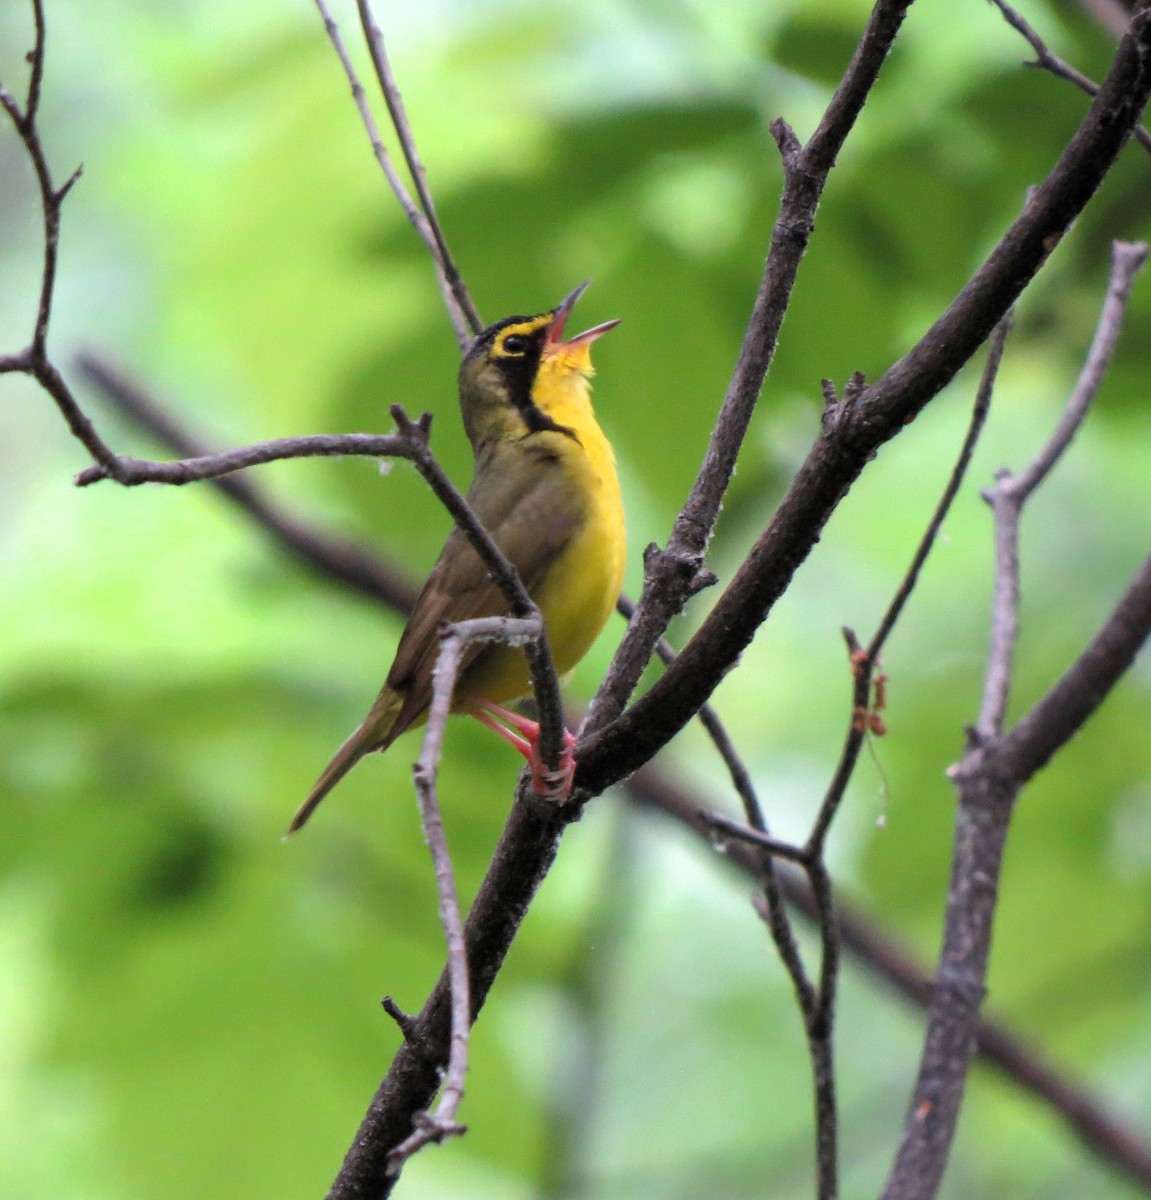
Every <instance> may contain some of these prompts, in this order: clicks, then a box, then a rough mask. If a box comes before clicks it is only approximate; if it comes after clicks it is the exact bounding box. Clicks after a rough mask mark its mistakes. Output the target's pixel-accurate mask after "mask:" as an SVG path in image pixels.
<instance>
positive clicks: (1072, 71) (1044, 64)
mask: <svg viewBox="0 0 1151 1200" xmlns="http://www.w3.org/2000/svg"><path fill="white" fill-rule="evenodd" d="M991 3H992V4H994V5H995V7H996V8H997V9H999V11H1000V12H1001V13H1002V14H1003V19H1004V20H1005V21H1006V22H1007V24H1008V25H1010V26H1011V28H1012V29H1014V30H1015V31H1016V32H1017V33H1020V34H1022V35H1023V37H1024V38H1025V39H1026V41H1027V44H1028V45H1029V46H1030V47H1031V49H1032V50H1034V51H1035V61H1034V62H1031V63H1026V64H1025V65H1026V66H1029V67H1037V68H1040V69H1041V70H1044V71H1050V72H1051V74H1052V75H1054V76H1056V78H1058V79H1065V80H1066V81H1067V82H1068V83H1073V84H1074V85H1075V86H1076V87H1077V88H1079V90H1080V91H1082V92H1085V93H1086V94H1087V95H1088V96H1091V97H1094V96H1096V95H1097V94H1098V92H1099V85H1098V84H1097V83H1096V82H1095V81H1094V80H1092V79H1089V78H1088V77H1087V76H1086V75H1084V74H1083V72H1082V71H1079V70H1077V69H1076V68H1075V67H1073V66H1072V65H1071V64H1070V63H1069V62H1067V61H1065V60H1064V59H1062V58H1060V57H1059V55H1058V54H1054V53H1052V51H1051V50H1050V49H1048V46H1047V43H1046V42H1045V41H1044V40H1043V39H1042V38H1041V37H1040V36H1039V34H1038V33H1036V31H1035V28H1034V26H1032V25H1029V24H1028V23H1027V21H1025V20H1024V18H1023V17H1022V16H1020V14H1019V13H1017V12H1016V11H1015V9H1013V8H1012V7H1011V5H1010V4H1008V3H1006V0H991ZM1133 136H1134V138H1135V139H1136V141H1138V143H1139V144H1140V145H1141V146H1142V147H1143V149H1144V150H1146V151H1148V152H1149V153H1151V133H1148V132H1147V130H1146V129H1144V128H1143V126H1142V125H1137V126H1136V127H1135V130H1134V133H1133Z"/></svg>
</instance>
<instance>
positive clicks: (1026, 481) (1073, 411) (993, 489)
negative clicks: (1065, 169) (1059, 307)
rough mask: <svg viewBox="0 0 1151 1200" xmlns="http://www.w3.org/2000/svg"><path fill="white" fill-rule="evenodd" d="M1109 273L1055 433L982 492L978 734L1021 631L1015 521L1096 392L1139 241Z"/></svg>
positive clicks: (1002, 703)
mask: <svg viewBox="0 0 1151 1200" xmlns="http://www.w3.org/2000/svg"><path fill="white" fill-rule="evenodd" d="M1111 253H1112V257H1111V275H1110V278H1109V280H1108V284H1107V296H1106V299H1105V300H1104V302H1103V309H1102V312H1101V313H1100V315H1099V323H1098V325H1097V327H1096V330H1095V336H1094V338H1093V340H1092V343H1091V349H1090V350H1089V351H1088V354H1087V359H1086V361H1085V362H1084V364H1083V370H1082V371H1081V372H1080V374H1079V379H1078V381H1077V382H1076V384H1075V388H1074V390H1073V392H1072V393H1071V398H1070V400H1069V401H1068V403H1067V405H1066V407H1065V408H1064V410H1063V414H1062V416H1061V417H1060V419H1059V424H1058V425H1057V426H1056V428H1055V431H1054V433H1052V435H1051V437H1050V438H1049V439H1048V440H1047V442H1046V444H1045V445H1044V446H1043V447H1042V448H1041V449H1040V451H1039V453H1038V454H1036V456H1035V458H1034V459H1033V460H1032V461H1031V463H1030V464H1029V465H1028V466H1027V467H1026V468H1025V469H1024V470H1023V471H1022V472H1021V473H1020V474H1019V475H1012V474H1011V472H1010V471H1000V472H999V473H998V474H997V475H996V477H995V482H994V483H993V484H992V485H991V486H990V487H988V488H985V489H984V491H983V493H982V494H983V498H984V500H986V501H987V503H988V504H989V505H990V506H991V510H992V513H993V514H994V520H995V564H996V566H995V593H994V599H993V601H992V618H991V644H990V648H989V651H988V660H987V670H986V672H985V674H984V685H983V696H982V700H981V702H980V706H979V716H978V718H977V719H976V723H975V731H976V733H977V735H978V736H979V737H980V738H990V737H995V736H998V735H999V734H1001V733H1002V732H1003V721H1004V718H1005V716H1006V713H1007V703H1008V699H1009V696H1010V690H1011V676H1012V664H1013V662H1014V657H1015V642H1016V639H1017V637H1018V631H1019V520H1020V516H1021V513H1022V509H1023V506H1024V504H1025V503H1026V502H1027V499H1028V497H1029V496H1030V495H1031V493H1032V492H1033V491H1034V490H1035V488H1036V487H1038V486H1039V484H1040V483H1041V482H1042V481H1043V480H1044V479H1045V478H1046V477H1047V474H1048V472H1050V470H1051V469H1052V467H1054V465H1055V464H1056V462H1058V461H1059V459H1060V458H1061V457H1062V456H1063V454H1064V453H1065V452H1066V450H1067V448H1068V446H1069V445H1070V444H1071V440H1072V438H1073V437H1074V436H1075V434H1076V432H1077V431H1078V429H1079V427H1080V425H1082V423H1083V420H1084V418H1085V417H1086V416H1087V411H1088V409H1089V408H1090V406H1091V403H1092V401H1093V400H1094V399H1095V396H1096V393H1097V392H1098V391H1099V387H1100V384H1101V383H1102V382H1103V376H1104V373H1105V372H1106V370H1107V367H1108V365H1109V364H1110V362H1111V357H1112V355H1113V354H1114V352H1115V346H1116V343H1117V342H1118V340H1119V334H1120V332H1121V331H1122V328H1123V317H1124V314H1125V312H1126V309H1127V301H1128V299H1129V297H1130V294H1131V287H1132V284H1133V283H1134V281H1135V276H1136V275H1137V274H1138V273H1139V271H1140V269H1141V268H1142V266H1143V264H1144V262H1146V260H1147V246H1146V245H1145V244H1144V243H1142V242H1136V243H1128V242H1116V243H1115V244H1114V246H1113V247H1112V252H1111Z"/></svg>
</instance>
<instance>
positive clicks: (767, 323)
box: [581, 0, 912, 787]
mask: <svg viewBox="0 0 1151 1200" xmlns="http://www.w3.org/2000/svg"><path fill="white" fill-rule="evenodd" d="M911 2H912V0H878V3H876V5H875V7H874V8H873V10H872V13H871V18H870V20H869V21H868V24H867V27H866V29H865V30H864V32H863V36H862V37H861V38H860V41H859V44H858V46H857V47H856V50H855V54H854V55H853V57H852V60H851V63H850V64H849V66H848V68H847V70H846V72H845V73H844V76H843V79H842V80H841V82H840V84H839V87H838V88H837V89H836V92H835V95H834V97H833V98H832V100H831V103H830V104H829V105H828V108H827V111H826V112H825V113H824V115H823V119H822V120H821V121H820V123H819V126H818V128H817V129H816V131H815V133H814V134H813V135H812V138H811V140H810V141H809V142H808V144H807V145H806V146H803V147H801V146H800V144H799V142H798V140H797V139H796V137H795V134H794V133H792V131H791V129H790V128H789V127H788V125H787V124H786V122H784V121H782V120H777V121H775V122H774V123H773V124H772V127H771V131H772V134H773V136H774V137H775V139H776V143H777V145H778V147H779V151H780V156H781V159H782V163H783V173H784V185H783V196H782V198H781V200H780V204H779V214H778V216H777V218H776V222H775V227H774V229H773V230H772V235H771V247H770V249H769V251H768V256H767V263H766V266H765V268H764V273H763V278H762V280H761V282H760V286H759V292H758V294H757V295H756V298H755V303H754V306H753V308H752V312H751V317H750V318H749V320H748V326H747V331H746V333H745V334H744V337H743V343H742V345H741V346H740V350H739V357H738V358H737V360H736V364H735V370H734V372H733V373H732V377H731V382H730V383H729V384H728V388H727V394H726V396H725V397H724V400H723V405H722V407H721V408H720V411H719V416H718V418H717V420H716V423H715V427H714V428H713V430H712V433H711V438H710V440H709V442H708V447H707V453H706V454H705V456H704V460H703V464H702V466H701V467H700V470H699V474H698V476H697V477H696V481H695V484H694V485H693V487H692V490H691V494H690V496H689V497H688V499H687V502H686V503H685V504H684V506H683V509H682V510H681V511H680V514H679V516H678V517H677V518H676V521H675V525H674V526H673V528H672V531H671V536H670V537H669V539H668V544H667V548H666V549H665V550H662V551H660V550H658V548H656V547H652V548H651V549H650V550H649V553H648V554H647V555H646V556H645V568H646V569H645V572H644V584H643V590H642V592H641V593H640V599H639V604H638V606H637V610H636V613H635V615H634V616H633V618H632V620H631V622H630V623H629V625H628V631H627V634H626V635H625V636H624V639H623V641H622V642H621V643H620V646H619V649H618V650H617V651H616V654H615V656H614V658H613V659H612V664H611V666H610V668H609V669H608V674H607V677H606V678H605V679H604V682H603V684H602V686H601V687H600V689H599V691H598V692H597V693H596V696H595V698H594V699H593V700H592V703H591V707H590V709H589V711H588V718H587V725H586V727H587V731H588V733H589V734H591V733H595V732H597V731H599V730H601V729H603V728H604V727H605V726H606V725H608V724H609V723H610V722H611V721H613V720H614V719H615V718H616V717H617V716H618V715H619V714H620V712H621V711H622V710H623V707H624V705H625V704H626V703H627V701H628V698H629V697H630V696H631V694H632V692H633V691H634V690H635V687H636V684H637V683H638V682H639V678H640V675H641V674H642V673H643V670H644V668H645V667H646V665H647V663H648V662H649V661H650V660H651V656H652V654H653V653H654V651H655V646H656V643H657V642H658V640H659V638H660V637H661V636H662V635H663V633H664V631H665V630H666V629H667V627H668V625H669V624H670V622H671V620H672V618H673V617H675V615H676V614H677V613H678V612H679V611H680V610H681V609H682V608H683V606H684V604H686V603H687V601H688V600H689V599H690V598H691V597H692V596H693V595H694V594H695V593H696V592H698V591H699V590H700V589H701V588H702V587H706V586H708V584H710V583H711V582H713V581H714V578H713V577H712V576H711V575H710V573H709V572H707V571H706V570H705V569H704V565H703V560H704V553H705V551H706V549H707V544H708V542H709V540H710V539H711V534H712V530H713V528H714V526H715V522H716V520H717V518H718V516H719V511H720V507H721V506H722V503H723V497H724V495H725V494H726V492H727V487H728V484H729V483H730V481H731V476H732V473H733V471H734V470H735V462H736V459H737V458H738V456H739V451H740V448H741V447H742V445H743V439H744V436H745V435H746V433H747V429H748V426H749V424H750V422H751V418H752V415H753V414H754V412H755V407H756V404H757V402H758V400H759V394H760V390H761V389H762V387H763V382H764V379H765V378H766V377H767V372H768V368H769V367H770V366H771V363H772V360H773V358H774V357H775V348H776V345H777V344H778V341H779V331H780V328H781V326H782V324H783V317H784V314H785V313H786V312H787V308H788V305H789V304H790V301H791V293H792V289H793V288H794V286H795V280H796V278H797V276H798V273H799V264H800V261H801V260H802V258H803V255H804V252H805V251H806V249H807V244H808V242H809V240H810V238H811V234H812V232H813V230H814V228H815V213H816V209H817V208H818V206H819V199H820V196H821V195H822V194H823V188H824V185H825V184H826V182H827V176H828V174H829V173H830V171H831V168H832V166H833V164H834V162H835V158H836V155H837V154H838V153H839V150H840V149H841V148H842V146H843V143H844V142H845V141H846V139H847V135H848V134H849V133H850V132H851V130H852V128H853V127H854V125H855V122H856V120H857V119H858V117H859V114H860V112H861V111H862V108H863V104H864V101H865V100H866V99H867V96H868V95H869V93H870V91H871V88H872V87H873V86H874V84H875V81H876V79H877V78H878V76H879V71H880V68H881V67H882V66H883V63H884V61H885V59H886V58H887V54H888V51H889V50H890V49H891V46H892V44H893V42H894V41H895V36H896V34H897V33H898V32H899V28H900V25H901V24H902V22H903V16H904V13H905V12H906V11H907V9H908V8H909V7H910V6H911ZM729 661H730V660H729ZM678 673H679V672H677V674H678ZM702 699H706V697H702V698H701V702H702ZM695 707H696V708H699V704H696V706H695ZM685 723H686V722H685ZM681 727H682V726H681ZM652 753H654V748H653V751H652ZM648 757H650V755H648ZM638 765H639V763H638V761H636V762H635V763H633V764H632V767H631V769H633V770H634V768H635V766H638ZM624 774H627V772H624ZM622 777H623V776H622V775H621V776H620V778H622ZM591 778H594V776H587V775H585V779H589V780H590V779H591ZM581 782H584V780H583V779H581ZM594 786H596V785H594V784H593V787H594Z"/></svg>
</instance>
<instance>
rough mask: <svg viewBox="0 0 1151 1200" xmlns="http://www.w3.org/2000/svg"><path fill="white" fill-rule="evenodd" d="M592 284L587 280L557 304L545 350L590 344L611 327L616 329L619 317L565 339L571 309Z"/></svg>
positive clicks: (580, 346)
mask: <svg viewBox="0 0 1151 1200" xmlns="http://www.w3.org/2000/svg"><path fill="white" fill-rule="evenodd" d="M590 284H591V280H590V279H588V280H585V281H584V282H583V283H581V284H580V285H579V287H577V288H576V289H575V291H574V292H572V293H571V295H570V296H567V297H565V298H564V299H563V300H561V301H560V303H559V304H558V305H557V306H556V310H555V312H554V313H553V314H552V321H551V324H550V325H549V326H548V333H547V338H546V339H545V350H555V349H558V348H559V347H560V346H564V347H565V348H566V347H572V346H574V347H577V348H582V347H585V346H590V345H591V344H592V342H594V341H595V340H596V338H598V337H602V336H603V335H604V334H605V333H607V331H608V330H609V329H614V328H615V327H616V326H617V325H618V324H619V319H618V318H617V319H616V320H614V321H604V323H603V324H602V325H596V326H595V327H594V328H593V329H588V330H586V331H585V332H583V333H577V334H576V336H575V337H573V338H568V340H567V341H566V342H565V341H564V326H565V325H566V324H567V320H568V317H569V315H570V314H571V310H572V309H573V308H575V305H576V301H577V300H578V299H579V298H580V297H581V296H582V295H583V294H584V292H586V291H587V289H588V287H589V286H590Z"/></svg>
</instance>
